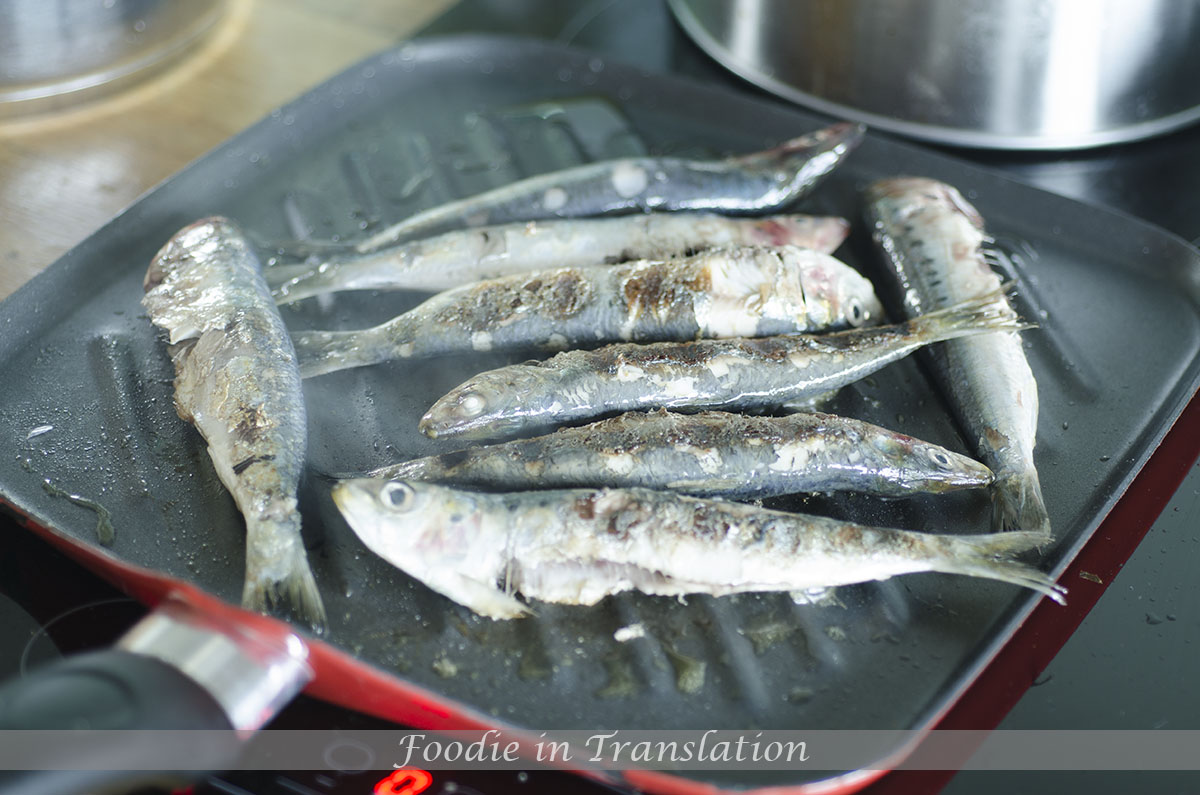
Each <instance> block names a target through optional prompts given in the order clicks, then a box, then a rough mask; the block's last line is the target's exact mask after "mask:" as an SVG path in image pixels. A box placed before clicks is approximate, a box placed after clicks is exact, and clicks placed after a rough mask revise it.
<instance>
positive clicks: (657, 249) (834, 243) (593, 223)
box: [266, 213, 850, 304]
mask: <svg viewBox="0 0 1200 795" xmlns="http://www.w3.org/2000/svg"><path fill="white" fill-rule="evenodd" d="M849 230H850V225H849V224H848V223H847V222H846V221H845V220H844V219H842V218H832V217H825V216H810V215H776V216H770V217H767V218H726V217H724V216H720V215H713V214H712V213H649V214H644V215H624V216H618V217H615V218H584V219H562V220H551V221H528V222H525V223H513V224H503V225H500V226H489V227H483V228H480V229H463V230H457V231H454V232H447V233H445V234H441V235H438V236H436V237H432V238H426V239H423V240H414V241H411V242H408V243H402V244H400V245H397V246H392V247H389V248H385V249H380V250H378V251H374V252H369V253H366V254H351V255H340V256H339V255H333V256H330V257H327V258H324V259H319V261H317V262H312V263H307V264H303V265H277V266H275V267H272V268H270V269H268V270H267V272H266V277H267V283H268V284H270V285H271V286H272V287H273V288H274V289H273V292H274V295H275V300H276V302H277V303H279V304H289V303H292V302H294V301H299V300H301V299H303V298H308V297H311V296H314V295H321V294H323V293H329V292H334V291H336V290H427V291H430V292H437V291H440V290H449V289H451V288H452V287H457V286H458V285H461V284H465V283H467V282H473V281H479V280H480V279H494V278H496V277H498V276H507V275H509V274H512V273H525V272H529V271H537V270H545V269H547V268H573V267H579V266H581V265H595V264H599V263H617V262H626V261H629V260H639V259H654V260H659V259H672V258H676V257H683V256H686V255H688V254H692V253H695V252H697V251H702V250H704V249H708V248H722V247H728V246H783V245H794V246H799V247H800V248H811V249H816V250H817V251H824V252H826V253H832V252H833V251H834V250H835V249H836V248H837V247H838V246H840V245H841V243H842V241H843V240H845V239H846V235H847V233H848V232H849Z"/></svg>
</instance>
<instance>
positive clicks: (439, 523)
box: [333, 478, 1063, 619]
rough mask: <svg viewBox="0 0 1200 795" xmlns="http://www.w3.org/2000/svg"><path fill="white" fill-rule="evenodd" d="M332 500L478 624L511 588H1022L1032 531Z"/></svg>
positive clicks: (380, 490) (409, 490) (401, 495)
mask: <svg viewBox="0 0 1200 795" xmlns="http://www.w3.org/2000/svg"><path fill="white" fill-rule="evenodd" d="M333 499H334V502H336V503H337V506H338V508H339V509H340V510H341V512H342V515H343V516H344V517H345V518H346V521H347V523H348V524H349V525H350V527H351V528H352V529H353V530H354V532H355V533H356V534H357V535H358V537H359V539H361V540H362V542H363V543H364V544H365V545H366V546H367V548H368V549H370V550H371V551H372V552H374V553H375V554H377V555H379V556H380V557H382V558H383V559H384V560H386V561H388V562H389V563H391V564H392V565H394V566H397V567H399V568H401V569H403V570H404V571H405V572H407V573H408V574H410V575H411V576H413V577H415V578H416V579H418V580H420V581H421V582H423V583H425V584H426V585H428V586H429V587H430V588H432V589H433V590H435V591H437V592H439V593H441V594H443V595H445V596H447V597H449V598H450V599H453V600H454V601H456V602H458V603H460V604H463V605H465V606H467V607H469V608H471V609H472V610H474V611H475V612H477V613H479V614H480V615H483V616H488V617H490V618H496V619H501V618H517V617H519V616H522V615H524V614H526V613H529V612H531V611H530V608H529V607H528V606H527V605H526V604H525V603H523V602H521V601H519V600H517V599H516V598H515V596H514V594H515V593H518V592H519V593H521V594H522V595H524V596H525V598H526V599H538V600H541V601H544V602H555V603H559V604H571V605H591V604H595V603H596V602H598V601H600V600H601V599H603V598H604V597H605V596H608V595H610V594H615V593H620V592H622V591H629V590H638V591H642V592H644V593H648V594H659V595H664V596H683V595H686V594H694V593H703V594H712V595H714V596H723V595H727V594H734V593H743V592H761V591H800V590H807V589H813V588H827V587H831V586H837V585H846V584H850V583H858V582H866V581H869V580H884V579H887V578H889V577H893V576H896V575H899V574H907V573H912V572H922V571H937V572H943V573H947V574H962V575H968V576H973V577H986V578H990V579H994V580H1001V581H1004V582H1009V583H1014V584H1016V585H1022V586H1024V587H1026V588H1033V589H1035V590H1037V591H1040V592H1041V593H1043V594H1045V595H1047V596H1049V597H1050V598H1052V599H1054V600H1056V601H1059V602H1062V600H1063V597H1062V594H1061V589H1060V588H1059V587H1058V586H1056V585H1055V584H1054V581H1053V580H1051V579H1050V578H1049V577H1047V576H1046V575H1044V574H1043V573H1042V572H1040V571H1038V570H1037V569H1034V568H1032V567H1030V566H1026V565H1023V564H1020V563H1017V562H1015V561H1013V560H1011V558H1010V556H1011V555H1013V554H1015V553H1018V552H1022V551H1025V550H1027V549H1030V548H1032V547H1033V546H1034V545H1035V544H1037V543H1038V541H1039V540H1041V537H1040V536H1038V535H1037V534H1035V533H1000V534H992V535H975V536H949V535H929V534H925V533H915V532H911V531H906V530H892V529H888V528H880V527H868V526H866V525H859V524H853V523H851V522H846V521H840V520H836V519H829V518H825V517H819V516H807V515H803V514H791V513H783V512H780V511H772V510H766V509H764V508H758V507H755V506H753V505H746V504H744V503H736V502H726V501H724V500H706V499H701V498H698V497H688V496H684V495H680V494H675V493H672V492H662V491H652V490H649V489H599V490H597V489H566V490H556V491H531V492H517V493H506V494H480V493H473V492H467V491H459V490H457V489H452V488H450V487H447V486H438V485H434V484H431V483H422V482H419V481H402V480H385V479H382V478H366V479H355V480H347V481H341V482H339V483H338V484H337V485H336V486H334V489H333Z"/></svg>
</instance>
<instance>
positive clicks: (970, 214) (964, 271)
mask: <svg viewBox="0 0 1200 795" xmlns="http://www.w3.org/2000/svg"><path fill="white" fill-rule="evenodd" d="M866 199H867V215H868V220H869V222H870V223H871V226H872V233H873V235H874V237H875V239H876V241H877V242H878V244H879V247H880V249H881V250H882V252H883V254H884V259H885V261H886V263H887V266H888V268H889V270H890V271H891V273H892V274H893V275H894V276H895V278H896V280H897V283H898V286H899V288H900V290H901V291H902V294H903V297H904V298H903V304H904V310H905V311H906V312H907V313H908V314H909V315H910V316H911V315H917V314H920V313H922V312H928V311H930V310H933V309H938V308H939V307H943V306H946V305H948V304H952V303H955V302H957V301H962V300H963V299H965V298H970V297H971V296H976V295H980V294H982V293H986V292H991V291H994V290H995V289H996V288H997V286H998V285H999V284H1000V279H999V277H997V276H996V274H995V273H994V272H993V271H992V269H991V268H990V267H989V266H988V264H987V261H986V260H985V259H984V256H983V250H982V245H983V240H984V233H983V219H982V218H981V217H980V215H979V213H978V212H977V211H976V210H975V208H974V207H972V206H971V205H970V204H969V203H968V202H967V200H966V199H964V198H963V196H962V194H960V193H959V192H958V191H957V190H956V189H955V188H953V187H951V186H950V185H946V184H945V183H942V182H937V181H935V180H932V179H924V178H917V177H901V178H895V179H886V180H882V181H879V182H876V183H875V184H873V185H871V186H870V187H869V188H868V189H867V193H866ZM1007 311H1008V312H1009V314H1011V315H1013V316H1014V317H1015V316H1016V313H1015V312H1014V311H1013V310H1012V308H1011V307H1009V308H1008V310H1007ZM929 361H930V362H931V363H932V364H933V371H934V372H935V374H936V378H937V381H938V383H939V385H940V386H941V388H942V390H943V392H944V394H946V395H948V396H949V398H950V403H951V406H952V408H953V409H954V411H955V413H956V415H957V417H958V420H959V423H960V425H961V427H962V428H963V429H964V431H965V432H966V434H967V436H968V441H969V443H970V444H971V445H973V446H974V448H975V451H976V453H977V454H978V455H979V457H980V458H981V459H982V460H983V462H984V463H986V464H987V465H988V466H989V467H991V469H992V471H993V472H995V474H996V480H995V482H994V483H993V484H992V497H993V507H994V510H993V517H992V518H993V521H992V526H993V529H996V530H1029V531H1032V532H1037V533H1041V534H1043V535H1044V536H1045V537H1047V538H1049V537H1050V532H1051V531H1050V517H1049V516H1048V515H1047V513H1046V506H1045V503H1044V501H1043V499H1042V489H1041V485H1040V483H1039V482H1038V475H1037V469H1036V468H1035V466H1034V461H1033V448H1034V444H1035V441H1036V436H1037V416H1038V392H1037V383H1036V382H1035V381H1034V378H1033V372H1032V371H1031V370H1030V369H1029V363H1028V362H1027V361H1026V359H1025V352H1024V350H1023V349H1022V347H1021V338H1020V336H1019V335H1017V334H1016V333H1015V332H1014V333H1010V334H991V335H988V336H985V337H975V338H973V339H963V340H955V341H954V342H951V343H947V344H946V345H942V346H938V347H936V348H931V349H930V350H929Z"/></svg>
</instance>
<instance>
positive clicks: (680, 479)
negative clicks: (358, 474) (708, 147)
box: [370, 410, 992, 499]
mask: <svg viewBox="0 0 1200 795" xmlns="http://www.w3.org/2000/svg"><path fill="white" fill-rule="evenodd" d="M370 474H371V476H373V477H386V478H391V479H415V480H426V481H436V482H439V483H448V484H454V485H460V486H476V487H485V488H488V489H494V490H507V489H521V488H533V487H536V488H563V487H572V486H621V487H628V486H640V487H646V488H670V489H675V490H677V491H683V492H686V493H689V494H697V495H707V496H723V497H729V498H735V499H755V498H764V497H774V496H779V495H783V494H794V493H798V492H832V491H859V492H865V493H870V494H876V495H881V496H886V497H901V496H908V495H912V494H917V493H940V492H946V491H950V490H953V489H961V488H976V487H981V486H986V485H987V484H988V483H990V482H991V479H992V478H991V472H990V471H989V470H988V469H987V467H985V466H983V465H982V464H979V463H977V462H975V461H972V460H971V459H969V458H966V457H965V456H962V455H959V454H958V453H955V452H952V451H950V450H947V449H945V448H944V447H941V446H938V445H933V444H929V443H928V442H923V441H920V440H918V439H914V438H912V437H911V436H906V435H904V434H899V433H895V432H893V431H889V430H886V429H884V428H881V427H879V426H877V425H871V424H869V423H866V422H862V421H860V420H855V419H850V418H846V417H839V416H836V415H832V414H824V413H819V412H813V413H804V414H794V415H791V416H788V417H760V416H747V415H741V414H729V413H726V412H702V413H699V414H676V413H672V412H668V411H665V410H658V411H653V412H650V413H641V412H633V413H629V414H622V415H620V416H618V417H614V418H611V419H607V420H601V421H599V422H595V423H592V424H590V425H585V426H582V427H579V428H563V429H560V430H558V431H556V432H555V433H552V434H549V435H548V436H541V437H536V438H533V439H520V440H516V441H512V442H507V443H504V444H497V445H489V446H477V447H471V448H467V449H464V450H458V451H454V452H450V453H443V454H441V455H435V456H428V457H425V458H418V459H415V460H412V461H405V462H402V463H399V464H394V465H392V466H388V467H384V468H382V469H380V470H376V471H374V472H372V473H370Z"/></svg>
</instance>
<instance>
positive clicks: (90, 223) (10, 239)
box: [0, 0, 454, 299]
mask: <svg viewBox="0 0 1200 795" xmlns="http://www.w3.org/2000/svg"><path fill="white" fill-rule="evenodd" d="M453 2H454V0H228V7H227V10H226V13H225V15H224V17H223V18H222V20H221V21H220V22H219V23H218V25H217V27H216V28H215V29H214V30H212V31H210V32H209V34H208V35H207V37H206V38H205V40H204V42H203V43H202V44H200V45H199V46H197V47H196V48H195V49H193V50H192V51H191V52H189V53H187V54H186V55H185V56H184V57H183V58H181V59H180V60H178V61H177V62H175V63H173V64H171V65H170V66H168V67H165V68H163V69H162V70H161V71H159V72H158V73H157V74H156V75H155V76H154V77H152V78H150V79H148V80H146V81H144V82H141V83H139V84H137V85H135V86H133V87H130V88H128V89H125V90H124V91H122V92H121V93H118V94H115V95H112V96H110V97H107V98H104V99H98V100H96V101H94V102H92V103H90V104H88V105H80V106H78V107H75V108H71V109H67V110H62V111H55V112H52V113H46V114H42V115H39V116H36V117H35V116H30V117H27V118H14V119H10V120H3V121H0V299H3V298H4V297H6V296H8V295H9V294H11V293H12V292H13V291H14V290H16V289H17V288H18V287H20V286H21V285H22V284H24V283H25V282H26V281H28V280H29V279H30V278H31V277H33V276H34V275H35V274H36V273H38V272H39V271H40V270H42V269H43V268H45V267H46V266H47V265H49V264H50V263H51V262H53V261H54V260H55V259H57V258H58V257H59V256H61V255H62V254H63V253H65V252H66V251H67V250H69V249H70V248H71V247H73V246H74V245H75V244H77V243H79V242H80V241H81V240H83V239H84V238H86V237H87V236H88V235H89V234H91V233H92V232H93V231H95V230H96V229H97V228H98V227H100V226H101V225H102V224H104V223H105V222H106V221H107V220H108V219H110V218H112V217H113V216H114V215H116V214H117V213H118V212H120V211H121V210H122V209H123V208H125V207H126V206H128V205H129V204H131V203H132V202H133V201H134V200H135V199H136V198H137V197H138V196H140V195H141V194H143V193H145V192H146V191H147V190H149V189H150V188H152V187H153V186H154V185H156V184H157V183H159V182H161V181H162V180H164V179H166V178H167V177H169V176H171V174H173V173H175V172H176V171H178V170H179V169H180V168H182V167H183V166H185V165H187V164H188V163H189V162H191V161H192V160H195V159H196V158H197V157H199V156H201V155H202V154H204V153H205V152H207V151H208V150H210V149H212V148H213V147H215V146H216V145H218V144H220V143H221V142H222V141H224V140H226V139H227V138H229V137H230V136H232V135H234V134H235V133H237V132H239V131H241V130H242V129H244V128H246V127H248V126H250V125H251V124H253V123H254V122H256V121H258V120H259V119H261V118H262V117H264V116H266V115H267V114H268V113H270V111H271V110H272V109H274V108H276V107H278V106H280V105H282V104H284V103H285V102H288V101H289V100H291V99H294V98H295V97H297V96H299V95H301V94H303V93H304V92H305V91H306V90H308V89H309V88H311V87H312V86H314V85H316V84H318V83H320V82H322V81H323V80H325V79H326V78H328V77H331V76H333V75H335V74H337V73H338V72H340V71H342V70H343V69H345V68H346V67H348V66H350V65H352V64H353V63H355V62H356V61H359V60H361V59H362V58H364V57H366V56H368V55H370V54H371V53H373V52H375V51H377V50H380V49H383V48H384V47H386V46H388V45H389V44H392V43H394V42H396V41H399V40H402V39H404V38H407V37H408V36H409V35H410V34H412V33H413V32H414V31H416V30H417V29H418V28H420V27H421V26H422V25H423V24H424V23H426V22H428V21H429V20H430V19H432V18H433V17H434V16H436V15H438V14H439V13H441V12H442V11H444V10H445V9H446V8H447V7H449V6H450V5H452V4H453Z"/></svg>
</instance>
